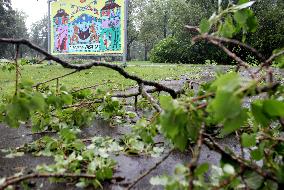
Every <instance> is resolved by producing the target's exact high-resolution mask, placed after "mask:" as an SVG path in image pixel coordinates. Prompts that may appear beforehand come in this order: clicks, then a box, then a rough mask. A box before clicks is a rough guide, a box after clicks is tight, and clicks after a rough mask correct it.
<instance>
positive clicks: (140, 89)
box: [139, 83, 163, 112]
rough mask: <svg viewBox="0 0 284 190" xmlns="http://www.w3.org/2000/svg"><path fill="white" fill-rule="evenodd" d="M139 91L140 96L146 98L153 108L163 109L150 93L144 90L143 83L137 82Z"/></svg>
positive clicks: (158, 110) (160, 110)
mask: <svg viewBox="0 0 284 190" xmlns="http://www.w3.org/2000/svg"><path fill="white" fill-rule="evenodd" d="M139 91H140V93H141V94H142V96H143V97H144V98H146V99H147V100H148V101H149V102H150V104H151V105H152V106H153V107H154V108H155V110H156V111H157V112H162V111H163V110H162V108H161V107H160V105H159V104H158V103H157V102H156V100H155V99H154V98H153V97H152V96H151V95H150V94H148V93H147V92H146V91H145V89H144V84H143V83H140V84H139Z"/></svg>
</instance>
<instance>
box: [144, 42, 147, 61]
mask: <svg viewBox="0 0 284 190" xmlns="http://www.w3.org/2000/svg"><path fill="white" fill-rule="evenodd" d="M144 46H145V47H144V61H148V48H147V44H146V43H145V44H144Z"/></svg>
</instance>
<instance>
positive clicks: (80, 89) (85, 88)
mask: <svg viewBox="0 0 284 190" xmlns="http://www.w3.org/2000/svg"><path fill="white" fill-rule="evenodd" d="M105 84H108V82H105V83H102V84H96V85H92V86H87V87H84V88H79V89H74V90H73V91H72V92H71V93H76V92H80V91H82V90H87V89H91V88H97V87H98V86H101V85H105Z"/></svg>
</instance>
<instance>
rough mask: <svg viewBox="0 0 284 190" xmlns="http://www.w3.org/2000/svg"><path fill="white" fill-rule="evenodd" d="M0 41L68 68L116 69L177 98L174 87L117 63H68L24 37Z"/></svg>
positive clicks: (127, 76) (128, 77) (125, 75)
mask: <svg viewBox="0 0 284 190" xmlns="http://www.w3.org/2000/svg"><path fill="white" fill-rule="evenodd" d="M0 43H10V44H15V45H19V44H23V45H26V46H28V47H29V48H31V49H33V50H36V51H37V52H39V53H41V54H43V55H44V56H46V59H47V60H52V61H55V62H57V63H59V64H60V65H62V66H63V67H65V68H69V69H76V70H78V71H81V70H85V69H90V68H92V67H99V66H102V67H106V68H109V69H112V70H115V71H117V72H118V73H120V74H121V75H122V76H124V78H126V79H130V80H134V81H136V82H137V83H138V84H140V83H143V84H144V85H147V86H154V87H156V88H157V89H158V90H160V91H165V92H168V93H169V94H170V95H171V96H172V97H173V98H177V93H176V91H175V90H174V89H171V88H169V87H167V86H164V85H162V84H160V83H157V82H153V81H147V80H143V79H142V78H140V77H138V76H135V75H131V74H129V73H128V72H126V71H125V70H124V69H123V68H122V67H120V66H118V65H114V64H109V63H106V62H101V61H95V62H92V63H87V64H70V63H68V62H66V61H63V60H61V59H60V58H58V57H56V56H53V55H51V54H49V53H48V52H46V51H45V50H43V49H41V48H40V47H38V46H36V45H34V44H32V43H31V42H29V41H28V40H25V39H7V38H0Z"/></svg>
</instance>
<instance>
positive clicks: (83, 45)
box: [51, 0, 125, 54]
mask: <svg viewBox="0 0 284 190" xmlns="http://www.w3.org/2000/svg"><path fill="white" fill-rule="evenodd" d="M124 6H125V5H124V0H61V1H56V2H53V3H51V18H52V19H51V22H52V23H51V34H52V36H51V50H52V53H53V54H107V53H117V54H122V53H123V50H124V39H125V37H124V35H123V34H124V26H125V25H124V21H125V20H124V14H125V13H124Z"/></svg>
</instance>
